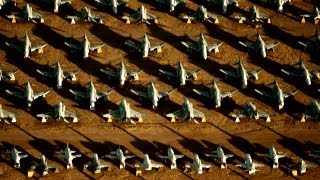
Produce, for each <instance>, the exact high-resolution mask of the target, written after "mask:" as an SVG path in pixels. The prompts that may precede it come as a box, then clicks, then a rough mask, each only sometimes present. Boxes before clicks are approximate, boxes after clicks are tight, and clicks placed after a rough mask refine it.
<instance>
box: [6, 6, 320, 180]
mask: <svg viewBox="0 0 320 180" xmlns="http://www.w3.org/2000/svg"><path fill="white" fill-rule="evenodd" d="M26 1H27V2H29V3H30V5H31V6H32V7H33V10H34V11H35V12H38V13H40V14H43V15H44V16H45V22H44V23H43V24H40V23H39V24H34V23H31V22H30V23H17V24H12V23H11V21H10V20H8V19H7V18H6V17H5V15H7V14H10V11H9V10H10V9H12V10H13V11H17V10H19V8H22V7H23V6H24V5H25V1H23V0H18V3H17V7H16V8H14V7H13V8H10V7H8V8H4V9H3V10H1V11H2V12H1V17H0V39H1V42H0V58H1V60H0V62H1V64H0V67H1V69H3V70H15V69H19V70H20V71H19V72H18V73H17V74H16V78H17V81H16V82H14V83H6V82H1V89H0V103H1V104H2V106H3V108H4V109H6V110H7V111H10V112H14V113H16V114H17V115H18V118H17V123H15V124H5V123H3V122H1V125H0V142H1V144H0V152H1V155H0V179H25V178H26V174H27V170H28V168H29V166H30V164H31V163H28V162H31V161H34V160H36V159H38V158H39V156H40V154H44V155H45V156H46V157H47V158H48V159H49V162H50V163H53V164H55V165H56V166H57V167H58V168H59V172H58V173H55V174H49V175H48V176H46V177H45V179H138V177H136V176H135V174H134V170H133V166H134V164H135V163H137V162H138V161H141V158H142V157H143V154H145V153H148V154H149V155H150V157H151V159H152V160H154V161H156V162H159V163H163V164H165V165H166V167H165V168H163V169H160V170H159V171H150V172H143V174H142V178H143V179H247V178H250V179H267V178H268V179H270V178H272V179H280V178H281V179H293V178H294V177H293V176H291V174H290V172H289V165H290V164H292V163H293V162H297V161H298V160H299V159H300V158H303V159H305V160H306V161H307V162H309V163H311V164H315V165H319V162H318V161H317V160H316V159H314V158H311V157H309V156H308V153H307V152H308V151H312V150H316V149H320V145H319V144H320V136H319V135H320V132H319V130H320V125H319V122H318V121H316V120H307V122H305V123H301V122H300V118H301V115H302V112H303V111H304V110H305V109H306V107H307V105H308V104H309V103H310V102H311V100H312V99H317V100H318V99H319V91H318V89H319V81H318V80H314V81H313V82H312V85H311V86H306V85H304V83H303V82H301V81H297V80H295V79H291V78H288V76H287V75H286V74H284V73H282V72H281V71H280V70H281V69H282V68H283V69H288V68H290V66H289V65H293V64H295V63H297V62H298V61H299V59H300V58H301V60H302V61H303V62H304V63H305V64H306V66H307V67H308V68H309V69H310V70H320V68H319V57H318V55H316V54H312V53H309V52H305V51H303V47H301V46H299V44H298V41H299V40H302V41H307V40H308V38H309V37H311V36H313V35H314V33H315V30H316V28H317V25H314V24H313V23H312V22H307V23H305V24H301V23H300V20H301V19H300V16H299V15H300V14H303V13H306V12H311V11H312V10H313V5H312V3H311V0H303V1H302V0H292V4H291V5H286V6H285V8H284V12H283V13H282V14H280V13H278V12H277V10H276V9H275V8H272V7H270V6H268V5H265V4H264V3H262V1H260V0H239V7H237V8H235V9H234V10H233V11H232V12H231V13H228V14H226V15H223V14H220V13H219V11H218V10H216V9H215V8H212V7H211V8H210V7H209V8H208V10H209V11H210V12H212V13H213V14H217V15H218V17H219V23H218V24H210V23H205V22H204V23H201V22H196V23H192V24H187V23H186V21H184V20H182V18H180V17H181V15H183V14H192V13H193V12H194V11H195V10H196V9H197V7H198V6H199V5H201V4H205V3H203V2H205V0H189V1H187V3H186V7H178V8H177V12H174V13H167V12H166V9H165V8H163V7H160V8H159V6H157V4H156V3H154V1H152V0H129V2H128V6H127V7H122V8H121V10H120V14H118V15H114V14H113V13H112V11H111V9H109V8H108V9H104V8H101V7H100V6H98V5H97V4H96V3H93V0H82V1H80V0H73V3H72V7H61V9H60V12H59V13H57V14H53V13H52V10H51V9H50V8H48V7H47V6H46V5H45V4H44V3H42V2H41V1H45V0H41V1H38V0H26ZM141 4H143V5H145V7H146V8H147V9H148V10H149V11H150V13H151V14H154V15H157V16H159V17H160V18H159V24H151V25H147V24H144V23H138V24H126V23H125V22H124V21H123V20H122V19H121V16H123V15H126V14H130V13H132V12H134V10H136V9H137V8H138V7H139V6H140V5H141ZM253 4H255V5H256V6H257V7H258V8H259V9H260V11H261V12H262V13H265V14H268V15H269V16H272V17H273V18H272V19H271V21H272V23H271V24H266V25H263V26H262V27H260V28H255V27H252V26H251V25H248V24H238V22H237V21H235V20H234V19H233V18H232V17H234V16H235V15H240V14H242V13H245V12H246V11H248V9H249V8H250V7H251V6H252V5H253ZM84 6H87V7H89V8H91V9H92V13H96V14H98V15H101V16H104V18H103V21H104V24H94V23H86V22H80V23H77V24H75V25H71V24H70V21H69V20H68V19H66V18H65V16H66V15H73V14H74V13H75V12H76V11H79V10H80V9H81V8H82V7H84ZM26 32H27V33H28V35H29V36H30V37H31V41H32V43H35V44H39V43H44V42H45V43H48V45H47V46H46V47H45V48H44V53H43V54H37V53H32V55H31V58H30V59H23V57H21V55H18V54H17V52H16V51H14V50H12V49H10V48H9V47H7V46H6V45H5V42H6V41H8V42H14V39H15V36H16V37H17V38H23V37H24V36H25V34H26ZM145 32H146V33H147V34H148V35H150V36H151V37H152V39H151V43H160V42H164V43H166V45H165V46H164V48H163V52H162V53H150V57H149V58H146V59H142V58H141V56H140V54H134V53H128V52H127V48H126V47H125V46H124V42H125V41H126V40H139V39H140V38H141V37H142V36H143V35H144V33H145ZM201 32H202V33H205V34H206V38H207V41H208V42H215V41H222V42H223V44H222V46H221V47H220V52H219V53H217V54H214V53H210V56H209V58H208V59H207V60H206V61H204V60H201V59H200V58H199V57H198V56H190V54H188V53H187V52H186V49H185V48H184V47H183V45H182V44H181V41H188V42H193V41H195V40H197V38H198V36H199V34H200V33H201ZM257 32H259V33H260V34H261V35H262V36H263V38H264V39H265V40H266V42H277V41H279V42H280V44H279V45H278V46H277V47H276V48H275V51H274V52H268V55H267V58H265V59H262V58H259V57H257V56H255V55H254V54H251V53H248V51H247V50H246V49H245V48H244V47H242V46H241V45H239V43H238V41H239V40H243V41H246V40H253V39H254V35H256V34H257ZM85 33H86V34H87V35H88V36H89V38H90V40H91V41H92V43H93V44H99V43H103V42H105V43H106V46H104V47H103V48H102V50H103V52H102V53H101V54H96V53H90V57H89V58H87V59H85V60H83V59H82V57H81V56H79V55H77V54H75V53H74V52H71V51H70V49H69V48H68V47H66V46H65V45H64V42H65V41H73V42H74V41H77V40H82V39H81V38H82V37H83V36H84V34H85ZM239 58H240V59H241V60H242V62H243V63H244V64H245V67H246V68H247V69H248V70H256V69H262V72H261V73H260V75H259V79H258V80H257V81H250V83H249V86H248V88H247V89H242V88H241V85H239V83H236V82H232V81H229V80H225V79H224V76H223V74H221V72H220V71H219V69H227V70H229V69H231V68H232V67H233V65H234V64H235V63H236V62H237V61H238V59H239ZM121 61H123V62H125V63H126V65H127V68H128V70H136V69H142V70H143V72H142V73H141V74H140V80H138V81H134V82H132V81H131V82H127V83H126V84H125V86H124V87H123V88H120V87H119V86H118V84H117V83H116V82H114V81H113V80H112V79H108V78H106V76H104V74H102V73H101V72H100V68H105V67H109V68H110V67H115V68H116V67H118V64H119V63H120V62H121ZM179 61H182V62H183V64H184V65H185V68H186V70H191V71H192V70H198V69H201V71H200V73H199V74H198V79H197V80H195V81H190V82H188V83H187V84H186V85H185V86H184V87H179V86H178V83H177V82H175V81H168V80H167V79H166V78H165V77H164V76H162V75H159V72H158V69H165V70H170V69H171V70H173V68H172V67H171V66H174V65H175V64H176V63H177V62H179ZM56 62H60V63H61V64H62V68H63V69H64V70H75V69H79V70H80V72H79V73H78V74H77V75H76V76H77V79H78V80H77V82H75V83H71V82H66V83H64V85H63V86H64V88H63V89H62V90H57V89H55V88H54V89H53V90H52V91H51V92H50V93H49V94H48V95H47V96H46V97H45V98H43V99H40V100H37V101H36V102H34V104H33V107H32V110H31V111H30V112H27V111H26V108H25V106H24V104H23V103H22V102H21V101H20V100H19V99H16V98H14V97H12V96H10V95H8V94H6V93H5V89H11V90H12V89H14V88H15V87H19V86H21V85H22V84H24V83H25V82H27V81H30V82H31V83H32V85H33V86H32V87H33V88H34V90H35V91H42V90H46V89H48V88H51V87H52V83H51V82H48V81H46V80H43V79H42V78H41V76H40V75H39V74H38V73H37V72H36V69H41V70H50V65H52V64H54V63H56ZM90 78H92V80H93V81H94V83H95V84H96V88H97V90H98V91H109V90H110V89H111V88H113V89H114V92H112V94H110V100H109V101H107V102H104V101H99V102H98V103H97V109H96V110H95V111H93V112H91V111H89V110H88V108H87V107H84V106H82V105H79V103H78V102H77V101H75V100H74V97H73V95H72V94H71V93H70V92H69V89H74V90H84V85H85V84H87V83H88V82H89V81H90ZM213 79H215V80H216V81H217V82H218V84H219V87H220V88H221V90H222V91H227V90H232V89H238V91H237V92H236V93H235V94H234V95H233V97H232V99H228V100H226V101H223V104H222V107H221V108H219V109H214V108H213V107H211V106H209V105H207V104H206V103H205V100H204V99H203V98H201V97H199V96H197V95H196V94H195V93H194V92H193V91H192V89H193V88H196V89H200V90H208V89H209V86H210V85H211V83H212V81H213ZM274 80H276V81H277V82H278V83H279V84H280V86H281V87H282V88H283V90H284V91H289V90H294V89H298V90H299V92H298V93H297V94H296V95H294V97H293V98H289V99H287V100H286V105H285V108H284V110H282V111H278V110H277V108H276V107H275V106H274V105H273V104H272V103H270V101H268V100H267V99H265V98H263V97H261V96H259V95H258V94H257V93H255V91H254V89H255V88H257V89H267V88H266V85H268V84H270V83H272V82H273V81H274ZM150 81H153V82H154V83H155V84H156V87H157V88H158V90H159V91H169V90H171V89H173V88H178V87H179V89H178V90H177V91H176V92H174V93H172V94H171V95H170V98H169V100H168V101H162V102H161V103H160V104H159V107H158V109H156V110H152V109H151V108H150V107H149V106H146V105H144V104H143V103H141V102H140V101H139V99H138V98H137V97H136V96H134V95H133V94H132V93H130V89H135V90H146V85H147V84H148V83H149V82H150ZM123 98H125V99H126V100H127V102H129V103H130V105H131V108H133V109H134V110H136V111H138V112H141V113H143V114H144V118H143V120H144V122H142V123H141V124H137V125H133V124H121V123H117V122H115V123H107V122H106V119H103V118H102V116H101V114H105V113H107V112H108V111H112V110H116V109H117V104H119V102H120V101H121V100H122V99H123ZM185 98H188V99H189V100H190V101H191V102H192V103H193V106H194V108H195V109H197V110H199V111H202V112H204V113H205V115H206V119H207V122H206V123H201V124H196V123H194V122H176V123H171V122H170V121H169V120H168V119H167V118H165V116H164V114H167V113H170V112H173V111H175V110H178V109H179V108H180V105H181V104H182V103H183V101H184V99H185ZM248 100H251V101H252V102H254V103H255V104H256V105H257V107H258V108H259V109H261V110H263V111H266V112H268V113H270V114H272V116H271V122H270V123H266V122H265V121H264V120H263V119H259V120H245V119H244V120H241V122H240V123H235V122H234V119H233V118H231V116H230V114H231V113H234V112H238V111H239V110H241V108H242V106H243V105H244V104H245V103H246V102H247V101H248ZM59 101H62V102H63V103H64V104H65V105H66V106H67V110H69V111H71V112H74V113H76V114H78V115H79V117H80V118H79V122H78V123H69V124H67V123H65V122H48V123H45V124H44V123H41V120H40V119H39V118H37V117H36V114H39V113H45V112H47V111H49V110H50V109H51V108H52V106H53V105H55V104H56V103H57V102H59ZM66 143H69V144H70V146H71V148H72V149H73V150H76V151H77V152H80V153H81V154H82V157H81V158H78V159H75V161H74V165H75V168H74V169H72V170H67V169H66V168H65V164H64V163H63V162H62V161H60V160H59V159H57V158H56V157H55V156H54V152H55V151H59V150H61V149H62V148H64V147H65V145H66ZM13 145H15V146H16V147H18V149H19V150H23V151H24V152H27V153H28V154H29V158H27V159H23V160H22V167H21V169H14V168H12V164H11V162H10V161H8V158H9V157H8V156H7V150H10V148H12V147H13ZM119 145H120V146H122V147H123V149H127V150H128V151H129V152H131V153H133V154H134V155H136V156H137V158H134V159H132V160H129V161H128V164H129V165H128V167H127V168H126V169H122V170H119V169H118V168H117V166H116V165H117V163H116V162H115V161H109V160H108V159H104V160H105V161H107V162H109V163H110V164H111V166H112V167H111V170H110V171H103V172H102V173H101V174H97V175H95V174H93V173H91V172H90V171H83V165H84V164H85V163H87V162H89V161H90V159H91V158H92V155H93V153H98V154H99V156H102V155H105V154H107V153H109V152H110V151H112V150H115V149H116V148H117V147H118V146H119ZM168 145H171V146H172V147H174V149H175V150H176V151H177V153H179V154H180V153H181V154H184V155H185V158H183V159H179V160H178V164H179V169H178V170H170V167H169V166H168V164H167V163H166V162H164V161H163V160H161V159H159V158H157V154H159V153H165V152H166V148H167V147H168ZM218 145H221V146H222V147H223V148H224V149H225V151H226V152H230V153H234V154H235V157H234V158H231V159H228V161H229V165H228V169H224V170H222V169H220V165H219V162H218V161H216V160H214V159H212V158H207V157H205V156H204V153H208V152H211V151H212V150H214V149H215V148H216V147H217V146H218ZM272 145H274V146H275V147H276V148H277V150H278V151H280V152H282V153H285V154H286V155H287V157H286V158H284V159H281V160H280V168H279V169H272V166H271V162H270V161H267V160H266V159H263V158H261V157H259V156H257V155H255V153H267V152H268V149H267V148H269V147H270V146H272ZM193 153H198V154H199V156H200V158H201V159H203V161H204V162H205V163H209V164H211V165H212V168H211V169H210V170H209V172H206V171H204V173H203V174H202V175H197V174H195V173H194V172H191V173H190V172H184V171H183V168H182V167H183V164H184V163H186V162H192V157H193V155H192V154H193ZM246 153H250V154H251V155H252V157H253V160H254V161H255V162H259V163H263V164H264V167H261V168H259V170H261V171H258V172H257V173H256V174H255V175H250V176H249V175H248V174H247V172H246V171H244V170H243V169H241V168H238V167H236V166H235V165H236V164H239V163H241V162H243V161H244V156H245V154H246ZM319 171H320V167H314V168H312V169H310V170H309V171H307V173H306V174H304V175H301V176H299V177H298V178H299V179H300V178H301V179H317V178H320V175H319V174H320V173H319ZM35 178H36V179H39V178H42V177H40V176H39V175H36V176H35Z"/></svg>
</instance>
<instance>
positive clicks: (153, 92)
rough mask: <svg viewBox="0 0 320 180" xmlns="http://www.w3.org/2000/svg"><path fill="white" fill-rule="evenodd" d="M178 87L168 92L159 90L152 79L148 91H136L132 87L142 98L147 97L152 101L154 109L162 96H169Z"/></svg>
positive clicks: (133, 91)
mask: <svg viewBox="0 0 320 180" xmlns="http://www.w3.org/2000/svg"><path fill="white" fill-rule="evenodd" d="M175 90H176V89H173V90H171V91H166V92H158V90H157V89H156V87H155V85H154V84H153V82H152V81H150V84H149V85H148V89H147V91H146V92H141V91H135V90H133V89H130V91H131V92H132V93H134V94H135V95H137V96H139V97H140V98H145V99H148V100H150V101H151V103H152V109H156V108H157V107H158V102H159V101H160V99H162V98H168V97H169V95H170V94H171V93H173V92H174V91H175Z"/></svg>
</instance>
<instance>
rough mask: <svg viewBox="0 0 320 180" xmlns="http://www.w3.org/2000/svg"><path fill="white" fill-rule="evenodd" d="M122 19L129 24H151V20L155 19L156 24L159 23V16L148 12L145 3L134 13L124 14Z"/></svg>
mask: <svg viewBox="0 0 320 180" xmlns="http://www.w3.org/2000/svg"><path fill="white" fill-rule="evenodd" d="M122 19H124V20H126V23H127V24H130V23H131V22H143V23H147V24H151V23H150V22H149V20H151V21H154V23H155V24H157V23H158V17H157V16H155V15H152V14H150V13H148V11H147V9H146V8H145V7H144V6H143V5H141V6H140V7H139V8H138V9H137V11H136V12H135V13H134V14H131V15H129V16H123V17H122Z"/></svg>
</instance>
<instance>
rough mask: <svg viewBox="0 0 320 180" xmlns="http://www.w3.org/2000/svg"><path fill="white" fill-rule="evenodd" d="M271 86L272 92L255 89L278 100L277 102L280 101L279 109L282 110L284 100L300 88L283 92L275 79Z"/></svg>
mask: <svg viewBox="0 0 320 180" xmlns="http://www.w3.org/2000/svg"><path fill="white" fill-rule="evenodd" d="M271 86H272V87H271V92H264V91H260V90H257V89H255V91H256V92H257V93H259V94H261V95H263V96H266V97H268V98H271V99H272V100H274V101H276V103H278V105H279V108H278V109H279V110H281V109H282V108H283V107H284V100H285V99H286V98H288V97H290V96H293V95H295V94H296V93H297V92H298V90H294V91H287V92H283V91H282V89H281V88H280V86H279V84H278V83H277V81H274V82H273V83H272V84H271Z"/></svg>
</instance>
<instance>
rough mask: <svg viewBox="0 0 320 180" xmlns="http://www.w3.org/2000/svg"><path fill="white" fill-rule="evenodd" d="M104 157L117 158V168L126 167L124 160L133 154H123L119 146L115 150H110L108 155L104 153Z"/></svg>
mask: <svg viewBox="0 0 320 180" xmlns="http://www.w3.org/2000/svg"><path fill="white" fill-rule="evenodd" d="M104 157H107V158H110V159H117V160H118V161H119V168H120V169H123V168H125V167H126V162H125V161H126V160H127V159H130V158H133V157H135V156H133V155H129V156H125V155H124V153H123V151H122V150H121V149H120V147H119V148H118V149H117V150H116V151H111V152H110V153H109V154H108V155H105V156H104Z"/></svg>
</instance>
